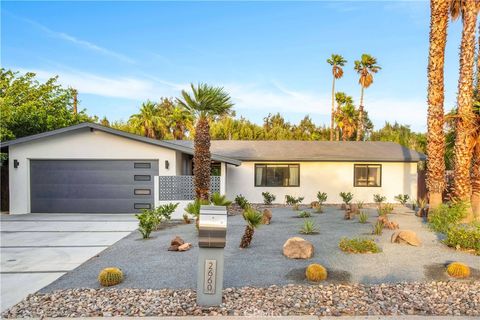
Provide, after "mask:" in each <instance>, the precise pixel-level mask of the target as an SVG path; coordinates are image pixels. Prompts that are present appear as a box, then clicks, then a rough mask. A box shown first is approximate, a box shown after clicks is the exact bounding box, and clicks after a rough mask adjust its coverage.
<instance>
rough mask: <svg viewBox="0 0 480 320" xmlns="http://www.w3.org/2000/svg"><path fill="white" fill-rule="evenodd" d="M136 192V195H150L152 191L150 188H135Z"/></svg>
mask: <svg viewBox="0 0 480 320" xmlns="http://www.w3.org/2000/svg"><path fill="white" fill-rule="evenodd" d="M134 193H135V194H136V195H141V196H148V195H150V194H151V193H152V191H151V190H150V189H135V191H134Z"/></svg>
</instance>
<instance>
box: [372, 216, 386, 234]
mask: <svg viewBox="0 0 480 320" xmlns="http://www.w3.org/2000/svg"><path fill="white" fill-rule="evenodd" d="M383 227H384V225H383V222H382V221H380V220H377V222H375V224H374V225H373V231H372V233H373V234H374V235H377V236H381V235H382V232H383Z"/></svg>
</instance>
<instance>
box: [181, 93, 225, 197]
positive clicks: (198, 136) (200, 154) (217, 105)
mask: <svg viewBox="0 0 480 320" xmlns="http://www.w3.org/2000/svg"><path fill="white" fill-rule="evenodd" d="M191 90H192V93H191V94H190V93H188V92H187V91H185V90H182V98H183V99H177V102H178V104H179V105H180V106H181V107H184V108H185V109H187V110H188V111H190V112H191V113H192V114H195V115H196V117H197V123H196V126H195V137H194V147H195V152H194V155H193V165H194V168H193V175H194V176H195V179H194V183H195V194H196V196H197V198H198V199H203V200H208V195H209V191H210V163H211V154H210V121H211V120H213V119H215V118H216V117H218V116H222V115H225V114H228V113H229V112H231V109H232V107H233V103H232V102H231V100H230V96H229V95H228V93H226V92H225V91H224V90H223V88H221V87H212V86H209V85H207V84H198V85H197V86H194V85H193V84H191Z"/></svg>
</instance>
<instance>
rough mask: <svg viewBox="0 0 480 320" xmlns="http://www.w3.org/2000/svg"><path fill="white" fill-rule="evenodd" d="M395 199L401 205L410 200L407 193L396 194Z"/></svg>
mask: <svg viewBox="0 0 480 320" xmlns="http://www.w3.org/2000/svg"><path fill="white" fill-rule="evenodd" d="M395 200H397V201H398V202H400V204H402V205H406V204H407V202H408V200H410V196H409V195H408V194H399V195H398V196H395Z"/></svg>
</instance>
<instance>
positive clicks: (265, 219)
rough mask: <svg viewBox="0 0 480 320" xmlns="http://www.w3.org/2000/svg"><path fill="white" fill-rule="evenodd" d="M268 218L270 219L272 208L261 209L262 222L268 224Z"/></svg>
mask: <svg viewBox="0 0 480 320" xmlns="http://www.w3.org/2000/svg"><path fill="white" fill-rule="evenodd" d="M270 220H272V210H270V209H263V217H262V223H263V224H270Z"/></svg>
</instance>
